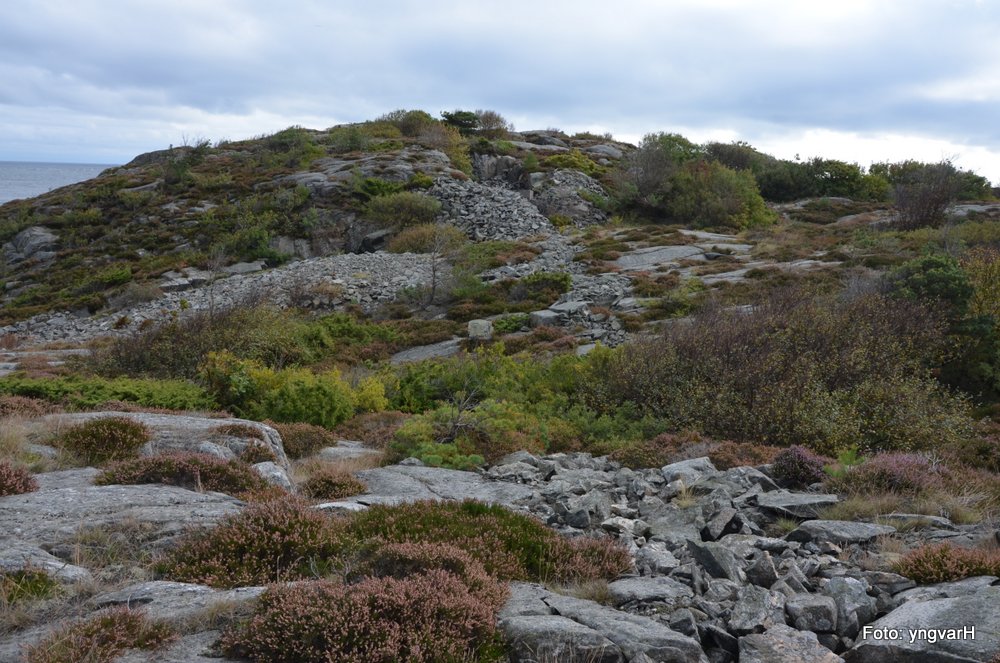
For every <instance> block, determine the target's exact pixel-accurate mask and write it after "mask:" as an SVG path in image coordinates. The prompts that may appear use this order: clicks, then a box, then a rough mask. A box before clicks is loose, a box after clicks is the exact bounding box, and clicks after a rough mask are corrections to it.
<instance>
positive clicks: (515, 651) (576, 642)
mask: <svg viewBox="0 0 1000 663" xmlns="http://www.w3.org/2000/svg"><path fill="white" fill-rule="evenodd" d="M500 630H501V631H502V632H503V633H504V639H505V640H506V642H507V643H508V646H509V654H510V657H511V660H512V661H514V662H515V663H517V662H519V661H524V662H525V663H527V662H529V661H587V662H588V663H589V662H590V661H593V663H624V662H625V661H626V660H627V659H625V658H624V657H623V656H622V652H621V649H620V648H618V647H617V646H616V645H615V644H614V643H613V642H611V641H610V640H608V639H607V638H606V637H604V636H603V635H601V634H600V633H599V632H598V631H596V630H594V629H592V628H590V627H588V626H585V625H583V624H580V623H578V622H575V621H573V620H572V619H567V618H566V617H561V616H559V615H532V616H527V617H522V616H517V617H510V618H508V619H504V620H501V622H500Z"/></svg>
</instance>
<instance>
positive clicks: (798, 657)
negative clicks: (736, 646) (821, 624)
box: [740, 625, 844, 663]
mask: <svg viewBox="0 0 1000 663" xmlns="http://www.w3.org/2000/svg"><path fill="white" fill-rule="evenodd" d="M843 660H844V659H842V658H841V657H839V656H837V655H836V654H834V653H833V652H831V651H830V650H829V649H827V648H826V647H824V646H823V645H821V644H819V640H817V639H816V635H815V634H813V633H810V632H808V631H798V630H796V629H794V628H790V627H788V626H782V625H778V626H774V627H771V628H769V629H768V630H767V631H766V632H765V633H760V634H753V635H748V636H746V637H743V638H740V663H837V662H838V661H841V662H842V661H843Z"/></svg>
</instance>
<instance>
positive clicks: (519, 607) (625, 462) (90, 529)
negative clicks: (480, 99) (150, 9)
mask: <svg viewBox="0 0 1000 663" xmlns="http://www.w3.org/2000/svg"><path fill="white" fill-rule="evenodd" d="M458 120H461V122H459V121H458ZM486 120H496V118H495V117H493V116H490V115H488V114H486V115H483V114H481V115H478V116H477V115H475V114H470V113H465V114H462V113H459V112H456V113H455V114H445V118H444V121H439V120H435V119H434V118H431V117H430V116H429V115H427V114H426V113H422V112H420V111H408V112H403V111H400V112H396V113H392V114H389V115H388V116H385V117H383V118H380V119H378V120H376V121H372V122H366V123H361V124H356V125H348V126H340V127H333V128H330V129H327V130H323V131H313V130H307V129H302V128H298V127H292V128H290V129H287V130H285V131H282V132H279V133H277V134H275V135H272V136H265V137H261V138H258V139H254V140H247V141H240V142H229V143H223V144H219V145H215V146H212V145H209V144H208V143H198V144H196V145H188V146H182V147H172V148H171V149H168V150H163V151H160V152H154V153H150V154H146V155H142V156H140V157H137V158H136V159H135V160H133V161H132V162H131V163H129V164H126V165H125V166H122V167H119V168H113V169H110V170H108V171H106V172H104V173H103V174H102V175H101V176H100V177H98V178H96V179H95V180H92V181H89V182H84V183H80V184H77V185H73V186H70V187H66V188H64V189H60V190H57V191H53V192H51V193H49V194H46V195H43V196H40V197H38V198H35V199H32V200H26V201H15V202H12V203H9V204H7V205H4V206H3V207H0V244H2V250H3V263H2V272H0V278H2V279H3V281H2V282H3V286H4V287H3V291H2V294H0V324H2V325H4V326H3V327H0V662H5V661H21V660H25V661H28V662H29V663H38V662H42V661H69V660H83V658H82V657H84V656H89V657H90V658H88V659H86V660H95V661H115V662H116V663H124V662H129V661H147V660H149V661H167V662H169V661H178V662H179V661H209V660H225V661H234V662H235V661H240V660H249V661H278V660H282V661H290V662H292V661H294V662H299V661H302V662H306V663H308V662H310V661H325V660H345V661H383V662H385V663H388V662H389V661H404V660H405V661H426V662H436V661H453V660H468V661H479V662H481V663H488V662H491V663H498V662H500V661H512V662H523V663H555V662H564V663H576V662H580V663H584V662H587V663H590V662H594V661H601V662H602V663H625V662H630V663H632V662H634V663H649V662H652V661H658V662H659V661H663V662H667V661H671V662H672V661H685V662H687V661H691V662H697V663H704V662H709V661H710V662H713V663H715V662H719V663H723V662H725V663H733V662H742V663H751V662H754V663H772V662H773V663H777V662H784V661H822V662H826V663H832V662H833V661H838V660H846V661H850V662H858V663H862V662H868V661H876V662H881V661H886V662H888V661H914V662H916V661H931V662H935V663H936V662H941V663H945V662H947V663H956V662H959V661H961V662H967V661H980V662H984V663H985V662H993V663H995V661H997V660H1000V633H998V631H997V624H998V623H1000V552H998V550H1000V538H998V536H1000V530H998V521H997V514H998V507H1000V489H998V486H1000V423H998V417H1000V415H997V412H998V410H997V407H996V404H997V403H998V402H1000V381H998V380H997V379H996V378H995V377H994V376H995V375H997V374H1000V373H998V371H1000V368H998V363H1000V362H998V360H997V357H1000V343H998V341H997V339H998V338H1000V334H998V333H997V330H998V329H1000V326H998V325H997V322H998V321H1000V301H998V299H997V298H998V293H1000V281H998V280H997V275H998V274H1000V269H997V265H1000V254H998V253H997V251H996V249H995V245H996V244H997V242H1000V224H998V222H997V221H998V218H1000V205H998V204H997V203H995V202H994V201H993V200H991V199H989V198H988V194H989V187H988V183H985V185H984V183H983V182H984V181H983V182H981V181H979V180H981V178H979V179H976V177H975V176H974V175H972V174H970V173H963V172H961V171H957V170H955V169H954V168H951V167H950V164H917V163H916V162H904V163H902V164H883V165H877V166H878V167H872V168H871V169H868V170H867V171H864V170H862V169H860V168H859V167H857V166H855V165H853V164H843V163H841V162H834V161H830V160H823V159H818V158H817V159H813V160H811V161H809V162H807V163H798V162H787V161H782V160H779V159H775V158H773V157H770V156H769V155H765V154H762V153H760V152H758V151H756V150H754V149H753V148H751V147H749V146H747V145H746V144H743V143H735V144H732V145H720V144H707V145H703V146H699V145H694V144H693V143H690V142H689V141H687V140H686V139H684V138H683V137H681V136H677V135H676V134H651V135H650V136H648V137H647V138H646V139H644V140H643V142H642V143H641V144H640V145H638V146H633V145H627V144H624V143H621V142H618V141H615V140H613V139H612V137H610V136H596V135H592V134H578V135H575V136H569V135H566V134H564V133H562V132H559V131H557V130H545V131H523V132H514V131H513V129H512V128H510V127H509V126H507V125H506V123H500V124H496V123H493V124H487V123H486ZM949 168H950V170H949ZM928 174H934V175H936V176H940V175H942V174H944V175H947V177H949V178H951V179H950V180H949V181H951V182H952V184H953V185H954V186H952V187H951V188H950V189H949V190H948V191H947V192H946V195H945V196H944V198H943V199H942V200H941V201H937V202H935V203H934V205H930V206H926V207H925V208H923V209H915V208H914V207H913V206H912V204H911V203H910V202H909V201H911V200H912V199H913V195H912V194H913V193H914V191H917V190H921V189H920V187H923V186H925V185H926V182H927V181H930V180H929V179H928V180H924V179H922V178H924V177H925V176H926V177H929V175H928ZM934 181H935V182H938V181H940V178H938V179H935V180H934ZM924 192H925V193H926V191H924ZM979 194H982V195H979ZM977 198H983V199H981V200H979V199H977ZM920 199H921V200H924V201H926V200H929V198H928V197H927V196H924V197H922V198H920ZM345 625H346V626H345ZM83 652H88V653H86V654H84V653H83Z"/></svg>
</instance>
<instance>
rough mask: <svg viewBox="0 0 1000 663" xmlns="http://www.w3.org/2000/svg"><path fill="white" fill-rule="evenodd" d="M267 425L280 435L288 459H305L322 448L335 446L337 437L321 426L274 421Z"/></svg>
mask: <svg viewBox="0 0 1000 663" xmlns="http://www.w3.org/2000/svg"><path fill="white" fill-rule="evenodd" d="M267 423H268V425H270V426H272V427H273V428H274V429H275V430H276V431H278V434H279V435H281V443H282V445H283V446H284V448H285V454H286V455H287V456H288V457H289V458H293V459H298V458H305V457H307V456H312V455H313V454H315V453H317V452H318V451H319V450H320V449H322V448H324V447H335V446H337V441H338V438H337V436H336V435H334V434H333V433H331V432H330V431H328V430H327V429H325V428H323V427H322V426H316V425H314V424H306V423H293V424H282V423H278V422H276V421H268V422H267Z"/></svg>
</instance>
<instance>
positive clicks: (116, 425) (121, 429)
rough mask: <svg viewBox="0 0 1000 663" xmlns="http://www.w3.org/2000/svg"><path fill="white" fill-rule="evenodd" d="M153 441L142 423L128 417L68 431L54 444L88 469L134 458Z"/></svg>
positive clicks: (80, 426) (107, 420)
mask: <svg viewBox="0 0 1000 663" xmlns="http://www.w3.org/2000/svg"><path fill="white" fill-rule="evenodd" d="M151 437H152V433H151V432H150V430H149V429H148V428H147V427H146V426H145V425H144V424H142V423H141V422H139V421H136V420H135V419H131V418H129V417H102V418H99V419H91V420H90V421H85V422H83V423H80V424H76V425H75V426H72V427H70V428H68V429H67V430H66V431H64V432H63V433H62V434H60V435H59V437H58V438H57V439H56V444H57V445H58V446H60V447H62V448H63V449H66V450H67V451H69V452H70V453H72V454H73V455H75V456H77V457H79V458H80V460H82V461H83V462H85V463H87V464H89V465H101V464H103V463H107V462H111V461H116V460H124V459H126V458H132V457H134V456H137V455H138V453H139V449H141V448H142V446H143V445H144V444H146V443H147V442H149V440H150V438H151Z"/></svg>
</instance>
